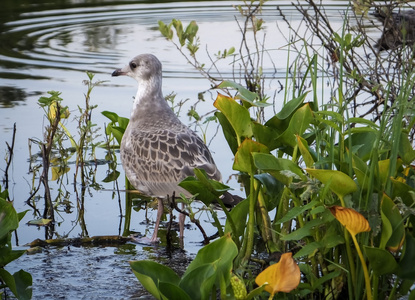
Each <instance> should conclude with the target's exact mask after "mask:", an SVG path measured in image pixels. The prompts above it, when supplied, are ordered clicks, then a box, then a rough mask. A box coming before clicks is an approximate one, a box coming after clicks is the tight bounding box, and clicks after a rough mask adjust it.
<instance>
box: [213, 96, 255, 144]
mask: <svg viewBox="0 0 415 300" xmlns="http://www.w3.org/2000/svg"><path fill="white" fill-rule="evenodd" d="M213 105H214V106H215V107H216V108H217V109H218V110H219V111H220V112H222V113H223V114H224V115H225V116H226V118H227V119H228V121H229V123H230V124H231V125H232V128H233V129H234V130H235V133H236V135H237V138H238V139H239V140H241V139H242V137H247V138H250V137H251V136H252V134H253V133H252V127H251V116H250V114H249V111H248V110H247V109H246V108H245V107H243V106H242V105H240V104H238V103H237V102H236V101H235V100H234V99H232V98H230V97H226V96H224V95H221V94H218V96H217V98H216V100H215V102H214V103H213Z"/></svg>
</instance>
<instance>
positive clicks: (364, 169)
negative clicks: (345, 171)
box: [352, 154, 369, 190]
mask: <svg viewBox="0 0 415 300" xmlns="http://www.w3.org/2000/svg"><path fill="white" fill-rule="evenodd" d="M352 159H353V160H352V164H353V171H354V173H355V175H356V180H357V182H358V183H359V186H360V188H361V189H362V190H367V189H368V185H369V169H368V166H367V165H366V163H365V162H364V161H363V160H361V159H360V157H359V156H357V155H354V154H353V155H352Z"/></svg>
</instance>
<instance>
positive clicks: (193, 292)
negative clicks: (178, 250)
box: [130, 235, 238, 299]
mask: <svg viewBox="0 0 415 300" xmlns="http://www.w3.org/2000/svg"><path fill="white" fill-rule="evenodd" d="M237 253H238V249H237V247H236V245H235V244H234V242H233V241H232V239H231V237H230V236H229V235H227V236H223V237H222V238H220V239H218V240H216V241H214V242H213V243H211V244H209V245H207V246H205V247H204V248H202V249H201V250H200V251H199V252H198V253H197V255H196V257H195V259H194V260H193V261H192V262H191V263H190V265H189V266H188V268H187V270H186V272H185V273H184V274H183V276H182V277H181V278H180V277H179V276H178V275H177V274H176V273H175V272H174V271H173V270H171V269H170V268H168V267H165V266H163V265H160V264H158V263H156V262H153V261H133V262H130V265H131V268H132V269H133V272H134V274H135V275H136V277H137V278H138V280H140V282H141V284H142V285H143V286H144V287H145V288H146V289H147V291H149V292H150V293H151V294H152V295H153V296H154V297H155V298H156V299H211V297H212V293H213V295H216V289H220V292H221V295H225V294H226V290H227V288H228V286H229V284H230V277H231V270H232V261H233V259H234V258H235V257H236V255H237Z"/></svg>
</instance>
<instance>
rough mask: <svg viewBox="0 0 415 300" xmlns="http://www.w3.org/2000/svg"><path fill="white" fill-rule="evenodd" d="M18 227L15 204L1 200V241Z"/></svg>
mask: <svg viewBox="0 0 415 300" xmlns="http://www.w3.org/2000/svg"><path fill="white" fill-rule="evenodd" d="M17 227H19V219H18V217H17V213H16V210H15V209H14V207H13V204H12V203H11V202H9V201H7V200H4V199H0V240H1V239H3V238H4V237H5V236H6V235H7V234H8V233H9V232H11V231H13V230H15V229H16V228H17Z"/></svg>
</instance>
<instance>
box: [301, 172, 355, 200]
mask: <svg viewBox="0 0 415 300" xmlns="http://www.w3.org/2000/svg"><path fill="white" fill-rule="evenodd" d="M305 170H306V171H307V172H308V173H309V174H310V175H311V176H313V177H315V178H317V179H318V180H320V181H321V182H322V183H323V184H328V183H330V186H329V188H330V189H331V190H332V192H333V193H335V194H336V195H337V196H339V197H340V198H343V197H344V196H346V195H348V194H351V193H353V192H355V191H356V190H357V185H356V183H355V182H354V181H353V179H351V178H350V177H349V176H348V175H346V174H345V173H343V172H341V171H336V170H323V169H309V168H307V169H305Z"/></svg>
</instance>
